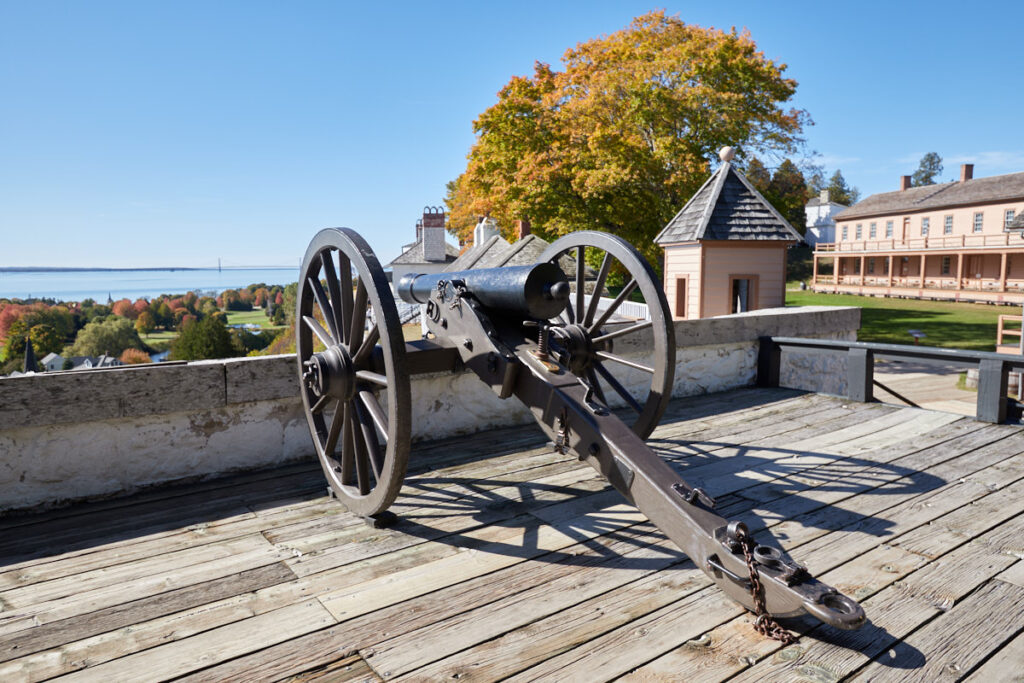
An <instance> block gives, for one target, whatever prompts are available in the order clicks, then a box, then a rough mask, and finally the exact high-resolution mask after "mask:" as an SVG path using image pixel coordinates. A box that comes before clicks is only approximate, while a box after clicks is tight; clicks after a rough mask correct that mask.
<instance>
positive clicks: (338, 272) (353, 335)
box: [295, 228, 411, 517]
mask: <svg viewBox="0 0 1024 683" xmlns="http://www.w3.org/2000/svg"><path fill="white" fill-rule="evenodd" d="M295 349H296V356H297V359H298V369H299V379H300V385H301V393H302V402H303V404H304V405H305V408H306V419H307V421H308V422H309V430H310V432H311V433H312V435H313V443H314V444H315V445H316V451H317V455H318V457H319V459H320V465H321V466H322V467H323V470H324V474H325V475H326V476H327V480H328V482H329V483H330V486H331V489H332V490H333V491H334V493H335V495H337V497H338V498H339V500H341V501H342V502H343V503H344V504H345V506H346V507H348V509H349V510H351V511H352V512H355V513H356V514H359V515H362V516H366V517H368V516H371V515H375V514H378V513H380V512H383V511H384V510H386V509H387V507H388V506H389V505H391V503H392V502H394V500H395V497H396V496H397V495H398V491H399V489H400V488H401V487H402V481H403V479H404V478H405V471H406V466H407V464H408V461H409V437H410V434H409V431H410V420H411V399H410V393H409V373H408V372H407V371H406V363H405V341H404V339H403V337H402V327H401V325H400V324H399V318H398V309H397V308H396V306H395V299H394V297H393V296H392V294H391V289H390V287H389V286H388V283H387V280H386V279H385V277H384V271H383V269H382V268H381V267H380V263H379V262H378V261H377V257H376V256H374V254H373V251H372V250H371V249H370V247H369V245H367V244H366V242H365V241H364V240H363V238H362V237H360V236H359V235H358V234H357V233H356V232H355V231H353V230H350V229H348V228H329V229H327V230H322V231H320V232H319V233H317V235H316V237H314V238H313V241H312V242H311V243H310V245H309V248H308V249H307V250H306V255H305V257H304V258H303V260H302V270H301V272H300V280H299V287H298V293H297V301H296V315H295Z"/></svg>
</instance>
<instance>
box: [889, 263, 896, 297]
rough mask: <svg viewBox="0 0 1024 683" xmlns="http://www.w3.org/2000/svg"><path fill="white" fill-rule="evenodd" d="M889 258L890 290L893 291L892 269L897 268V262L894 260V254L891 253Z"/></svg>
mask: <svg viewBox="0 0 1024 683" xmlns="http://www.w3.org/2000/svg"><path fill="white" fill-rule="evenodd" d="M887 258H888V259H889V290H890V292H891V291H892V271H893V270H895V268H896V264H895V262H893V260H892V259H893V257H892V254H890V255H889V256H888V257H887Z"/></svg>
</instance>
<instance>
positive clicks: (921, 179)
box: [910, 152, 942, 187]
mask: <svg viewBox="0 0 1024 683" xmlns="http://www.w3.org/2000/svg"><path fill="white" fill-rule="evenodd" d="M940 173H942V157H940V156H939V155H938V153H936V152H928V153H927V154H925V155H924V156H923V157H921V163H920V164H918V166H917V170H916V171H914V175H912V176H911V177H910V184H911V185H912V186H913V187H922V186H924V185H934V184H935V183H936V182H938V181H937V180H936V179H937V178H938V177H939V174H940Z"/></svg>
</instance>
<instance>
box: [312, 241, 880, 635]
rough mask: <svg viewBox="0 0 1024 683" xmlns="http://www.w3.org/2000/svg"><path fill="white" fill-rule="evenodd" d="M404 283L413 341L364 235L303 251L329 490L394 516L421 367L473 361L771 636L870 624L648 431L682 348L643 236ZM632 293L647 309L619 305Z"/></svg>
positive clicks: (455, 366)
mask: <svg viewBox="0 0 1024 683" xmlns="http://www.w3.org/2000/svg"><path fill="white" fill-rule="evenodd" d="M610 276H611V279H609V278H610ZM612 280H614V281H615V283H616V284H615V286H614V287H612V285H611V282H612ZM395 290H396V291H397V293H398V295H399V296H400V297H401V298H402V299H403V300H404V301H406V302H409V303H417V304H421V305H423V306H424V307H425V315H426V326H427V327H428V329H429V330H430V332H431V335H432V337H433V338H431V339H423V340H417V341H413V342H406V341H405V340H404V338H403V334H402V328H401V325H400V322H399V317H398V312H397V308H396V305H395V300H394V296H393V294H392V292H391V288H390V286H389V284H388V282H387V279H386V277H385V275H384V272H383V269H382V268H381V267H380V264H379V262H378V261H377V259H376V257H375V256H374V254H373V252H372V250H371V249H370V248H369V246H368V245H367V244H366V242H365V241H364V240H363V239H362V237H360V236H359V234H358V233H356V232H355V231H353V230H350V229H347V228H337V229H335V228H332V229H327V230H323V231H321V232H320V233H318V234H317V235H316V236H315V237H314V238H313V240H312V242H311V243H310V245H309V248H308V249H307V251H306V254H305V257H304V259H303V263H302V269H301V273H300V281H299V290H298V297H297V302H296V306H297V309H296V351H297V362H298V372H299V376H300V379H301V393H302V399H303V403H304V406H305V412H306V417H307V420H308V422H309V427H310V432H311V434H312V437H313V442H314V444H315V447H316V451H317V455H318V457H319V460H320V464H321V466H322V468H323V470H324V473H325V476H326V477H327V480H328V483H329V487H330V490H331V492H332V493H333V494H334V495H335V496H337V497H338V499H339V500H341V501H342V502H343V503H344V504H345V505H346V507H348V508H349V509H350V510H351V511H353V512H355V513H356V514H359V515H362V516H363V517H364V518H366V519H367V521H368V522H370V523H372V524H375V525H382V524H387V523H388V521H389V519H391V518H392V517H393V516H392V515H391V514H390V513H389V512H388V507H389V506H390V505H391V503H393V502H394V500H395V498H396V497H397V495H398V493H399V490H400V489H401V486H402V482H403V479H404V476H405V472H406V467H407V464H408V460H409V455H410V448H411V444H410V442H411V413H412V405H411V395H410V382H409V378H410V377H411V376H412V375H415V374H419V373H428V372H444V371H450V372H463V371H466V370H469V371H471V372H473V373H475V374H476V375H477V377H478V378H479V379H480V380H481V381H483V382H484V383H485V384H486V385H487V386H489V387H490V388H491V389H492V390H493V391H494V392H495V394H497V395H498V396H499V397H500V398H502V399H507V398H511V397H515V398H516V399H518V400H519V401H521V402H522V403H523V404H524V405H526V406H527V407H528V408H529V409H530V411H531V413H532V415H533V416H534V418H535V419H536V421H537V423H538V425H539V426H540V427H541V429H542V430H543V431H544V432H545V433H546V434H547V436H548V438H549V440H550V443H551V447H552V448H554V449H556V450H559V451H560V452H563V453H572V454H574V455H576V456H577V457H578V458H579V459H580V460H581V461H584V462H586V463H588V464H589V465H591V466H593V467H594V468H595V469H596V470H598V472H600V473H601V475H602V476H604V478H605V479H607V481H608V482H609V483H610V484H611V485H612V486H613V487H614V488H615V489H616V490H618V491H619V493H621V494H622V495H623V496H624V497H625V498H626V499H627V500H628V501H629V502H630V503H632V504H634V505H636V506H637V507H638V508H639V509H640V510H641V511H642V512H643V513H644V514H645V515H647V517H648V518H649V519H650V520H651V521H652V522H653V523H654V524H656V525H657V526H658V527H659V528H660V529H661V530H662V531H663V532H664V533H665V534H666V535H667V536H668V537H669V538H670V539H671V540H672V541H673V542H675V543H676V544H677V545H678V546H679V547H680V548H681V549H682V550H683V551H684V552H686V554H687V555H688V556H689V557H690V558H691V559H692V560H693V562H694V563H695V564H696V565H697V566H699V567H700V568H701V569H703V570H704V571H705V572H706V573H707V574H708V575H709V576H710V577H711V578H712V580H714V582H715V583H716V584H717V585H718V586H719V587H720V588H721V589H722V590H723V591H725V592H726V594H728V595H729V596H730V597H731V598H733V599H734V600H736V601H737V602H739V603H740V604H741V605H743V606H744V607H746V608H747V609H750V610H751V611H754V612H755V613H757V614H758V616H759V619H758V622H757V624H758V628H759V630H761V631H762V632H763V633H766V634H769V635H774V636H775V637H779V638H784V637H785V635H786V632H785V631H783V630H782V629H781V628H779V627H778V626H777V625H776V624H775V623H774V621H773V620H772V617H773V616H778V617H784V616H796V615H800V614H804V613H808V614H811V615H813V616H815V617H817V618H818V619H820V620H822V621H824V622H825V623H828V624H831V625H834V626H837V627H839V628H846V629H850V628H857V627H859V626H860V625H861V624H862V623H863V622H864V620H865V615H864V612H863V610H862V609H861V607H860V606H859V605H858V604H857V603H856V602H854V601H853V600H851V599H850V598H848V597H846V596H843V595H841V594H840V593H838V592H837V591H836V590H835V589H833V588H831V587H829V586H827V585H825V584H823V583H821V582H819V581H817V580H816V579H814V578H813V577H811V576H810V574H809V573H808V572H807V571H806V569H804V568H803V567H801V566H800V565H798V564H797V563H795V562H793V561H792V560H790V559H789V558H787V557H785V556H784V555H783V554H782V553H781V552H780V551H779V550H778V549H776V548H774V547H772V546H769V545H761V544H757V543H755V542H754V541H753V540H752V538H751V537H750V535H749V534H748V533H747V530H746V528H745V526H744V525H743V524H742V523H741V522H730V521H728V520H726V519H724V518H722V517H720V516H719V515H717V514H716V513H715V512H714V500H713V498H712V497H711V495H710V493H712V492H705V491H702V490H701V489H699V488H695V487H692V486H690V485H689V484H688V483H686V482H685V481H684V480H683V479H682V478H681V477H680V476H679V475H678V474H677V473H676V472H675V471H674V470H673V469H672V468H671V467H669V466H668V465H667V464H666V463H665V462H663V461H662V460H661V459H660V457H659V456H658V455H657V454H656V453H655V452H654V451H653V450H651V449H650V448H649V447H648V446H647V445H646V443H645V442H644V439H646V438H647V437H648V436H649V435H650V434H651V432H652V431H653V430H654V428H655V427H656V426H657V424H658V421H659V420H660V418H661V416H662V414H663V413H664V411H665V408H666V406H667V404H668V401H669V400H670V399H671V395H672V386H673V380H674V374H675V349H676V345H675V338H674V331H673V329H674V328H673V325H672V318H671V315H670V314H669V310H668V305H667V302H666V300H665V296H664V293H663V291H662V289H661V286H660V283H659V282H658V280H657V277H656V276H655V274H654V272H653V270H652V269H651V268H650V266H649V264H648V263H647V262H646V261H645V260H644V259H643V257H642V256H641V255H640V254H639V253H638V252H637V251H636V250H635V249H634V248H633V247H632V246H631V245H630V244H628V243H627V242H625V241H624V240H622V239H620V238H618V237H616V236H613V235H609V234H605V233H599V232H590V231H580V232H575V233H571V234H569V235H566V236H564V237H562V238H560V239H558V240H556V241H555V242H554V243H552V244H551V245H550V246H549V247H548V248H547V249H546V250H545V251H544V252H543V253H542V254H541V256H540V257H539V259H538V262H537V263H536V264H534V265H528V266H515V267H504V268H496V269H481V270H467V271H461V272H444V273H435V274H429V275H409V276H406V277H405V278H403V279H402V280H401V281H400V282H398V283H395ZM605 294H607V295H608V296H603V295H605ZM633 298H639V299H642V300H643V303H644V304H645V305H646V311H647V312H646V316H645V319H642V320H639V319H625V318H624V317H623V316H621V312H622V309H623V307H624V305H625V304H626V302H628V301H630V300H631V299H633ZM641 334H643V335H650V337H651V338H652V340H651V341H652V346H653V353H652V354H651V355H650V356H649V358H645V359H637V358H635V357H631V356H629V355H628V354H623V353H620V352H617V351H616V345H617V343H619V344H621V343H623V342H627V341H628V340H629V339H630V337H631V336H633V335H641ZM626 375H628V376H629V380H625V379H624V377H625V376H626Z"/></svg>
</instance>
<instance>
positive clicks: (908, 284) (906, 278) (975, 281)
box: [814, 274, 1024, 292]
mask: <svg viewBox="0 0 1024 683" xmlns="http://www.w3.org/2000/svg"><path fill="white" fill-rule="evenodd" d="M814 284H816V285H846V286H852V287H893V288H895V287H903V288H912V289H921V288H922V283H921V277H920V276H919V275H903V276H900V275H894V276H893V278H892V282H891V284H890V281H889V276H888V275H884V274H882V275H877V274H872V275H863V276H862V275H856V274H845V275H839V276H836V275H821V274H819V275H818V276H817V278H816V279H815V280H814ZM923 288H924V289H950V290H955V289H958V288H957V282H956V277H949V276H925V278H924V283H923ZM959 289H960V290H964V291H973V292H1022V291H1024V280H1019V279H1013V280H1011V279H1007V280H1006V283H1005V284H1004V285H1001V284H1000V280H999V278H973V277H972V278H967V277H965V278H963V279H962V280H961V281H960V287H959Z"/></svg>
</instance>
